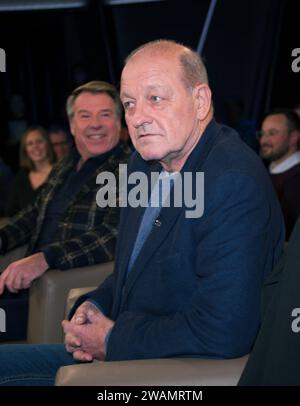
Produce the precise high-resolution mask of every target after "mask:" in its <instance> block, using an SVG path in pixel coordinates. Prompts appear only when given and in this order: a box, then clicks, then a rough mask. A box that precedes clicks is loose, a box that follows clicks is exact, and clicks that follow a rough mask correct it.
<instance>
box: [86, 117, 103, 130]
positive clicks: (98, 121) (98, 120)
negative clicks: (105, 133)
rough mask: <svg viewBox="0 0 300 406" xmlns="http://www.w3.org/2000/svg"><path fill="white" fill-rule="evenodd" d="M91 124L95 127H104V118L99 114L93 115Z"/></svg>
mask: <svg viewBox="0 0 300 406" xmlns="http://www.w3.org/2000/svg"><path fill="white" fill-rule="evenodd" d="M89 124H90V126H91V127H93V128H100V127H102V119H101V117H99V116H94V117H91V119H90V122H89Z"/></svg>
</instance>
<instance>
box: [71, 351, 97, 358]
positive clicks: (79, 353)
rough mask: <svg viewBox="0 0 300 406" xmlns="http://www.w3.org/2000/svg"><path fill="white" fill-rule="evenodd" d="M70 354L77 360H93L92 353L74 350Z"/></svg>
mask: <svg viewBox="0 0 300 406" xmlns="http://www.w3.org/2000/svg"><path fill="white" fill-rule="evenodd" d="M72 355H73V358H74V359H76V360H78V361H93V357H92V355H91V354H88V353H87V352H85V351H82V350H77V351H74V352H73V354H72Z"/></svg>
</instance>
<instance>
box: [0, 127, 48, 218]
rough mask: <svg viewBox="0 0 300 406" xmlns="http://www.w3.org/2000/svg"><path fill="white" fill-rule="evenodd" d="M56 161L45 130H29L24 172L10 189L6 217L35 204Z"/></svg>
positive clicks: (24, 142)
mask: <svg viewBox="0 0 300 406" xmlns="http://www.w3.org/2000/svg"><path fill="white" fill-rule="evenodd" d="M54 161H55V157H54V152H53V149H52V145H51V143H50V140H49V137H48V134H47V132H46V130H45V129H44V128H43V127H41V126H32V127H29V128H28V129H27V130H26V131H25V133H24V134H23V135H22V138H21V144H20V167H21V169H20V171H19V172H18V173H17V175H16V177H15V179H14V181H13V183H12V186H11V188H10V191H9V194H8V198H7V202H6V206H5V216H7V217H11V216H13V215H15V214H17V213H18V212H19V211H20V210H22V209H24V208H25V207H27V206H28V205H30V204H32V203H34V201H35V199H36V197H37V194H38V193H39V192H40V190H41V188H42V186H43V185H44V183H45V182H46V180H47V179H48V176H49V174H50V172H51V170H52V167H53V163H54Z"/></svg>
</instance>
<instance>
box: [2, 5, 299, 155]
mask: <svg viewBox="0 0 300 406" xmlns="http://www.w3.org/2000/svg"><path fill="white" fill-rule="evenodd" d="M6 3H10V5H11V7H13V5H14V4H16V5H20V4H26V3H28V1H25V0H23V1H22V0H19V1H18V0H15V1H10V2H9V1H1V0H0V9H1V5H2V6H3V5H4V4H6ZM29 3H35V4H42V5H43V4H44V6H46V3H51V1H46V2H43V1H42V0H40V1H37V0H35V1H31V2H29ZM53 3H60V5H63V6H64V7H66V6H67V4H68V1H60V2H59V1H54V2H52V5H53ZM297 3H298V2H297V1H296V0H248V1H240V0H218V1H217V5H216V8H215V11H214V14H213V17H212V21H211V25H210V27H209V31H208V35H207V38H206V42H205V46H204V49H203V52H202V55H203V57H204V59H205V61H206V65H207V68H208V73H209V79H210V84H211V87H212V90H213V94H214V106H215V112H216V117H217V119H218V120H220V121H223V122H225V123H227V124H230V125H232V126H234V127H236V128H237V129H238V130H239V131H240V134H241V136H242V137H243V138H244V139H245V140H246V142H248V143H249V144H250V145H251V146H253V147H254V148H255V146H256V145H255V143H256V141H255V137H254V131H255V129H256V127H257V126H258V123H259V120H260V119H261V117H262V115H263V114H264V113H265V112H266V111H268V110H269V109H270V108H272V107H276V106H281V107H282V106H284V107H293V106H294V105H296V104H299V103H300V95H299V81H300V72H299V73H298V74H297V73H294V72H292V70H291V63H292V59H293V58H292V57H291V52H292V49H294V48H297V47H300V38H299V33H298V28H297V27H298V24H297V23H298V22H297V15H298V13H297V11H298V8H297ZM209 4H210V1H209V0H184V1H183V0H164V1H154V2H143V3H134V4H127V5H108V4H106V3H105V2H103V1H101V0H91V1H88V0H87V1H86V6H84V7H79V8H59V9H56V10H55V9H52V10H47V9H45V10H26V11H20V10H19V11H15V10H14V11H0V48H3V49H4V50H5V51H6V58H7V64H6V72H5V73H0V148H1V150H0V155H2V156H3V157H4V158H6V160H8V161H12V160H15V159H16V158H15V156H14V152H13V149H11V148H10V146H9V143H8V141H9V134H10V126H9V123H10V122H11V121H12V120H14V119H16V117H13V115H14V113H13V112H12V108H11V100H12V96H13V95H18V97H20V98H21V99H23V102H24V112H23V116H24V117H23V118H22V117H21V119H24V120H25V122H26V123H27V124H33V123H38V124H41V125H44V126H47V127H48V126H49V125H51V124H53V123H64V124H66V117H65V113H64V105H65V100H66V97H67V95H68V93H69V92H70V90H72V89H73V88H74V87H75V86H76V85H78V84H80V83H82V82H85V81H87V80H92V79H102V80H108V81H111V82H113V83H114V84H116V85H119V77H120V71H121V68H122V63H123V60H124V58H125V57H126V55H127V54H128V53H129V52H130V51H131V50H133V49H134V48H135V47H136V46H138V45H140V44H142V43H144V42H146V41H149V40H152V39H157V38H170V39H175V40H178V41H180V42H183V43H185V44H187V45H189V46H191V47H193V48H197V45H198V41H199V38H200V35H201V32H202V28H203V24H204V21H205V17H206V13H207V11H208V7H209ZM17 119H18V118H17Z"/></svg>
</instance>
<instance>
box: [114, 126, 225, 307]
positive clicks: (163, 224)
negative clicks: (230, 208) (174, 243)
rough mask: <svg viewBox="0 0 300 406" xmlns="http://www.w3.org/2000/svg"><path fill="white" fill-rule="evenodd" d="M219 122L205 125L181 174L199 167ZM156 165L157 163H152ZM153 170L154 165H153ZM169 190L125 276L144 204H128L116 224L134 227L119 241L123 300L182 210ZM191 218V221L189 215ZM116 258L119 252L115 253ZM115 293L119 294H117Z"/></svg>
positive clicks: (201, 166)
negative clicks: (123, 217) (166, 203)
mask: <svg viewBox="0 0 300 406" xmlns="http://www.w3.org/2000/svg"><path fill="white" fill-rule="evenodd" d="M218 129H219V126H218V125H217V123H216V122H215V121H214V120H212V121H211V122H210V124H209V125H208V127H207V129H206V130H205V132H204V133H203V135H202V137H201V141H200V142H199V143H198V145H197V146H196V148H195V149H194V150H193V151H192V153H191V155H190V157H189V159H188V161H187V162H186V164H185V165H184V167H183V168H182V171H181V174H182V175H183V174H184V172H193V174H194V173H195V172H196V171H201V170H202V168H203V166H204V163H205V160H206V158H207V156H208V154H209V151H210V149H211V148H212V146H213V145H214V142H215V138H216V136H217V133H218ZM156 168H157V167H156ZM156 170H157V169H156ZM151 171H154V169H153V167H152V168H150V170H149V172H148V180H149V178H150V172H151ZM172 197H173V196H172V193H171V204H170V207H163V208H162V210H161V212H160V214H159V216H158V219H157V221H156V222H155V224H153V228H152V231H151V232H150V234H149V236H148V238H147V240H146V241H145V243H144V245H143V247H142V249H141V251H140V253H139V255H138V257H137V259H136V261H135V263H134V264H133V268H132V270H131V272H130V273H129V275H128V278H127V279H126V273H127V267H128V262H129V258H130V255H131V253H132V250H133V246H134V242H135V239H136V236H137V232H138V229H139V226H140V223H141V220H142V216H143V214H144V211H145V209H144V208H134V209H133V208H130V209H128V210H129V213H128V210H127V213H128V216H127V217H126V220H125V223H126V225H125V226H124V227H125V228H124V227H123V225H124V224H122V226H121V227H120V228H121V229H122V230H127V231H128V230H134V233H132V232H128V234H127V233H126V231H125V232H124V231H123V233H122V234H123V238H122V240H121V241H120V244H122V245H120V246H121V247H122V248H121V258H122V260H121V262H120V264H121V267H120V269H121V275H120V278H119V281H118V282H119V284H118V286H117V290H118V291H119V292H120V290H121V289H122V288H123V285H124V283H125V284H126V289H125V290H123V292H124V296H123V298H122V299H123V302H124V301H125V300H126V297H127V296H128V294H129V292H130V290H131V289H132V287H133V285H134V283H135V281H136V280H137V278H138V277H139V275H140V274H141V273H142V272H143V270H144V269H145V268H146V266H147V263H148V262H149V261H150V260H151V258H152V257H153V255H154V254H155V252H156V251H157V250H158V249H159V247H160V246H161V245H162V243H163V242H164V240H165V239H166V238H168V236H169V235H170V234H171V232H172V228H173V226H174V224H175V223H176V221H177V219H178V217H179V216H180V214H182V213H183V210H185V209H186V208H182V207H174V206H173V205H172V200H173V199H172ZM191 221H193V220H192V219H191ZM119 258H120V255H119ZM117 297H119V295H117Z"/></svg>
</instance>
